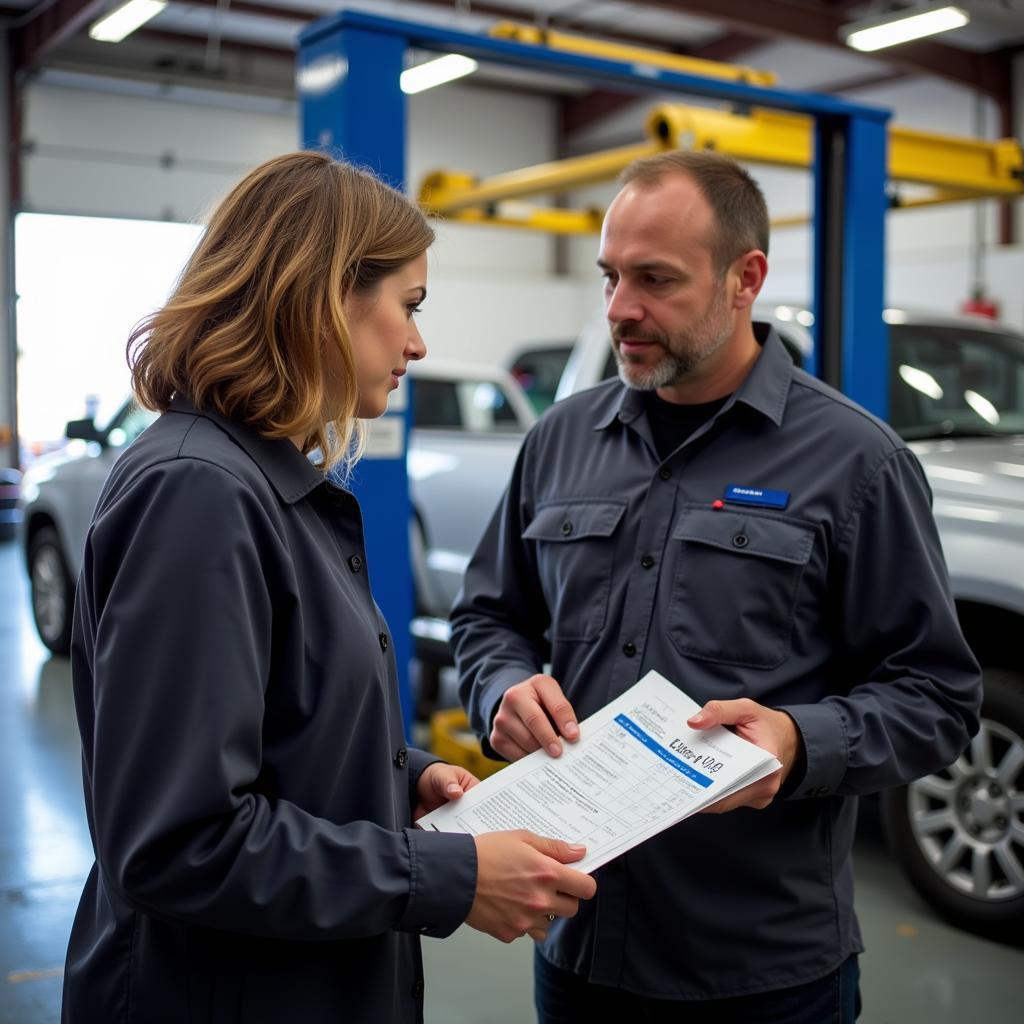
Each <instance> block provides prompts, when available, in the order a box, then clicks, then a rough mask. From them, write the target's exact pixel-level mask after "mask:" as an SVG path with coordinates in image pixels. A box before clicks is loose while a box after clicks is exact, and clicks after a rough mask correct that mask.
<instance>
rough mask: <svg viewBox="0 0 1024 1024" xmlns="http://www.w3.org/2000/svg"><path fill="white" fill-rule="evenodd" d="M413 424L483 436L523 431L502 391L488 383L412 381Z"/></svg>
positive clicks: (491, 382) (471, 381)
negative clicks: (481, 434)
mask: <svg viewBox="0 0 1024 1024" xmlns="http://www.w3.org/2000/svg"><path fill="white" fill-rule="evenodd" d="M413 424H414V425H415V426H417V427H422V428H427V429H430V430H456V431H465V432H472V433H483V434H495V433H498V434H500V433H515V432H517V431H520V430H522V429H523V427H522V424H520V422H519V418H518V416H517V415H516V412H515V409H514V408H513V407H512V404H511V403H510V402H509V399H508V396H507V395H506V394H505V392H504V390H503V389H502V388H501V386H500V385H499V384H497V383H495V382H494V381H489V380H416V381H415V382H414V385H413Z"/></svg>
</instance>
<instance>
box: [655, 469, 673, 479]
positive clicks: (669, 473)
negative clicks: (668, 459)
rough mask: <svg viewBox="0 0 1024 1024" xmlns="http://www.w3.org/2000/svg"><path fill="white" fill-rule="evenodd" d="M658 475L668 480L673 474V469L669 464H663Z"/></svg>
mask: <svg viewBox="0 0 1024 1024" xmlns="http://www.w3.org/2000/svg"><path fill="white" fill-rule="evenodd" d="M658 476H660V477H661V479H662V480H668V479H669V477H671V476H672V470H671V469H669V468H668V466H663V467H662V468H661V469H659V470H658Z"/></svg>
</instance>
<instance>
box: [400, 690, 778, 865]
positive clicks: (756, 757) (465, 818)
mask: <svg viewBox="0 0 1024 1024" xmlns="http://www.w3.org/2000/svg"><path fill="white" fill-rule="evenodd" d="M699 710H700V709H699V707H698V706H697V704H696V703H694V701H692V700H691V699H690V698H689V697H688V696H687V695H686V694H685V693H683V692H682V690H680V689H679V688H678V687H676V686H674V685H673V684H672V683H670V682H669V681H668V680H667V679H666V678H665V677H664V676H661V675H659V674H658V673H657V672H648V673H647V675H645V676H644V677H643V679H641V680H640V681H639V682H638V683H637V684H636V685H635V686H632V687H631V688H630V689H628V690H627V691H626V692H625V693H623V694H622V695H621V696H619V697H617V698H616V699H615V700H613V701H612V702H611V703H610V704H607V705H605V707H603V708H602V709H601V710H600V711H598V712H596V713H595V714H593V715H591V716H590V718H588V719H586V720H585V721H583V722H580V739H579V741H578V742H576V743H567V744H564V749H563V753H562V756H561V757H558V758H554V757H551V756H550V755H549V754H548V753H547V752H545V751H543V750H538V751H535V752H534V753H532V754H530V755H528V756H527V757H524V758H523V759H522V760H520V761H516V762H515V763H514V764H511V765H509V766H508V767H507V768H503V769H502V770H501V771H500V772H498V773H497V774H495V775H492V776H491V777H490V778H488V779H485V780H484V781H483V782H481V783H480V785H478V786H475V787H474V788H473V789H471V790H470V791H469V792H468V793H466V794H465V796H463V797H461V798H460V799H459V800H457V801H454V802H453V803H450V804H445V805H444V806H443V807H440V808H438V809H437V810H436V811H432V812H431V813H430V814H427V815H424V817H422V818H420V819H419V821H418V822H417V823H416V824H417V825H419V826H420V828H433V829H435V830H436V831H438V832H468V833H470V834H471V835H479V834H480V833H483V832H496V831H499V830H501V829H518V828H524V829H529V830H530V831H531V832H536V833H537V834H539V835H543V836H552V837H554V838H556V839H565V840H567V841H568V842H570V843H581V844H583V845H584V846H586V847H587V855H586V857H584V859H583V860H582V861H580V862H579V863H577V864H574V865H573V867H574V868H578V869H579V870H581V871H593V870H595V869H596V868H599V867H601V865H602V864H607V863H608V861H610V860H613V859H614V858H615V857H617V856H619V854H621V853H625V852H626V850H629V849H631V848H632V847H634V846H637V845H639V844H640V843H642V842H644V841H645V840H647V839H650V838H651V836H654V835H657V834H658V833H659V832H661V831H663V830H664V829H666V828H669V827H670V826H671V825H675V824H677V823H678V822H680V821H682V820H683V819H684V818H687V817H689V816H690V815H691V814H695V813H696V812H697V811H699V810H700V809H701V808H702V807H706V806H707V805H709V804H711V803H714V802H716V801H718V800H721V799H722V798H723V797H726V796H728V795H729V794H730V793H733V792H735V791H736V790H737V789H740V788H742V787H743V786H748V785H750V784H751V783H753V782H756V781H757V780H758V779H762V778H764V776H766V775H770V774H771V773H772V772H774V771H777V770H778V769H779V768H781V767H782V766H781V764H780V763H779V762H778V761H777V760H776V759H775V758H774V757H773V756H772V755H771V754H770V753H769V752H768V751H766V750H762V749H761V748H760V747H757V746H754V744H752V743H749V742H748V741H747V740H745V739H742V738H741V737H739V736H737V735H736V734H735V733H733V732H730V731H729V730H728V729H726V728H725V727H723V726H717V727H716V728H714V729H706V730H703V731H701V730H697V729H690V728H689V727H688V726H687V725H686V720H687V719H688V718H690V717H691V716H693V715H695V714H696V713H697V712H698V711H699Z"/></svg>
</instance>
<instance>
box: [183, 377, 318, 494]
mask: <svg viewBox="0 0 1024 1024" xmlns="http://www.w3.org/2000/svg"><path fill="white" fill-rule="evenodd" d="M170 411H171V412H180V413H185V414H186V415H191V416H203V417H205V418H206V419H208V420H211V421H212V422H213V423H215V424H216V425H217V426H218V427H220V429H221V430H223V431H224V433H225V434H227V435H228V436H229V437H230V438H231V439H232V440H233V441H234V442H235V444H237V445H238V446H239V447H240V448H241V449H242V450H243V451H244V452H245V453H246V454H247V455H248V456H249V458H250V459H252V461H253V462H255V463H256V465H257V466H259V468H260V471H261V472H262V473H263V475H264V476H265V477H266V478H267V480H268V481H269V482H270V484H271V486H272V487H273V488H274V490H275V491H277V494H278V497H280V498H281V500H282V501H283V502H285V503H286V504H289V505H292V504H294V503H295V502H297V501H299V500H300V499H302V498H304V497H306V495H307V494H309V493H310V491H312V490H314V489H315V488H316V487H319V486H320V485H321V484H322V483H323V482H324V475H323V473H321V472H320V471H319V470H318V469H317V468H316V466H314V465H313V464H312V463H311V462H310V461H309V459H307V458H306V456H305V455H303V454H302V452H300V451H299V449H298V448H296V447H295V445H294V444H293V443H292V442H291V441H289V440H287V439H286V438H271V437H263V435H261V434H259V433H257V432H256V431H255V430H253V429H252V427H247V426H246V425H245V424H244V423H239V422H237V421H236V420H231V419H228V418H227V417H226V416H221V415H220V413H217V412H214V411H213V410H210V409H197V408H196V407H195V406H194V405H193V404H192V403H191V402H190V401H189V400H188V399H187V398H185V397H184V396H182V395H175V396H174V398H172V399H171V406H170Z"/></svg>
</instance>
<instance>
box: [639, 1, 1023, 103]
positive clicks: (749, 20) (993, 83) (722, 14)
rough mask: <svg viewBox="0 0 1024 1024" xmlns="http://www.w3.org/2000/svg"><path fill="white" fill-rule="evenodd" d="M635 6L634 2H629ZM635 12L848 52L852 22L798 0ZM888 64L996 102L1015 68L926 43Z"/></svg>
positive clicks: (906, 48) (893, 52) (900, 50)
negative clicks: (698, 18) (689, 18)
mask: <svg viewBox="0 0 1024 1024" xmlns="http://www.w3.org/2000/svg"><path fill="white" fill-rule="evenodd" d="M630 2H632V0H630ZM637 6H643V7H657V8H659V9H663V10H671V11H673V12H675V13H677V14H678V13H679V11H680V10H683V11H688V12H690V13H692V14H699V15H703V16H705V17H708V18H711V19H714V20H715V21H720V22H724V23H725V24H727V25H730V26H735V27H736V28H737V29H738V30H739V31H742V32H750V33H753V34H755V35H759V36H763V37H766V38H788V39H796V40H802V41H804V42H809V43H817V44H819V45H822V46H832V47H835V48H836V49H839V50H844V51H846V52H849V50H848V49H847V47H846V45H845V44H844V43H843V42H842V41H841V40H840V38H839V29H840V28H841V27H842V26H843V25H845V24H846V23H847V21H848V20H849V16H848V15H847V14H844V13H843V11H842V10H841V9H838V8H837V7H825V6H824V5H822V4H813V3H807V2H800V0H758V2H757V3H756V4H751V3H750V2H749V0H641V3H639V4H637ZM879 59H881V60H884V61H885V63H887V64H894V65H896V66H898V67H902V68H906V69H907V70H909V71H916V72H918V73H922V72H923V73H926V74H930V75H936V76H937V77H939V78H945V79H947V80H949V81H953V82H957V83H958V84H960V85H964V86H967V87H968V88H970V89H980V90H981V91H982V92H985V93H987V94H988V95H990V96H994V97H996V98H997V99H998V98H1001V97H1003V96H1006V95H1007V94H1008V93H1009V92H1010V89H1011V81H1012V79H1011V64H1010V61H1009V59H1007V58H1006V57H1005V56H1004V55H1002V54H999V53H973V52H971V51H969V50H960V49H958V48H957V47H955V46H947V45H945V44H943V43H933V42H929V41H927V40H922V41H921V42H917V43H907V44H905V45H903V46H896V47H893V48H891V49H888V50H886V51H885V55H884V57H880V58H879Z"/></svg>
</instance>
